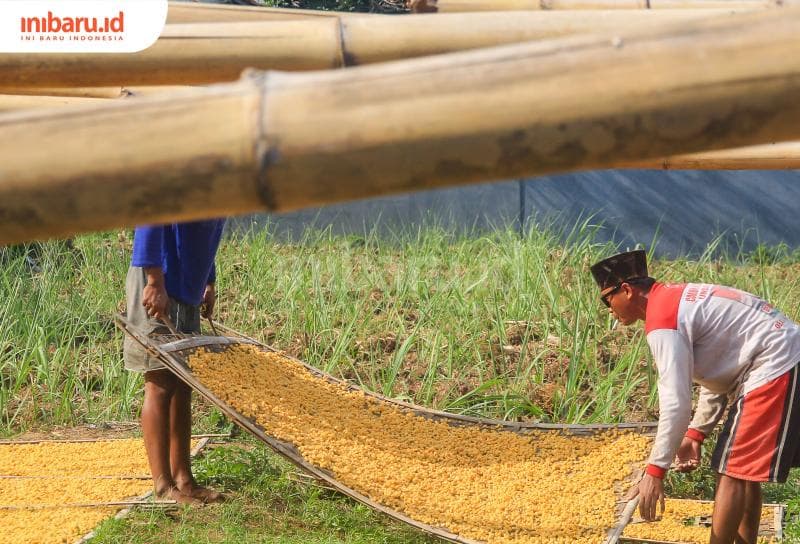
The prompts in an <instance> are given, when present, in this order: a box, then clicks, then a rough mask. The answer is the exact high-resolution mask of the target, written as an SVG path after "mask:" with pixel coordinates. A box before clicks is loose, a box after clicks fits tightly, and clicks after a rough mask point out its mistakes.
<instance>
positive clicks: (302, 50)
mask: <svg viewBox="0 0 800 544" xmlns="http://www.w3.org/2000/svg"><path fill="white" fill-rule="evenodd" d="M256 9H258V8H256ZM728 15H729V14H727V13H726V14H723V15H718V16H717V17H718V18H719V17H726V16H728ZM711 16H712V14H710V13H709V11H708V10H699V9H697V10H669V11H665V12H660V13H659V12H648V11H642V12H636V11H619V10H606V11H596V12H566V11H564V12H552V13H543V12H528V13H485V14H476V13H454V14H447V15H439V16H436V15H410V16H404V17H388V16H378V17H377V18H370V17H355V18H343V17H316V18H307V19H300V20H297V19H292V20H287V21H279V22H276V21H261V22H235V23H225V24H221V23H195V24H178V25H167V26H166V27H165V28H164V30H163V32H162V34H161V36H160V37H159V39H158V41H157V42H156V43H155V44H154V45H153V46H151V47H149V48H148V49H146V50H144V51H141V52H138V53H126V54H109V53H102V54H79V55H68V54H18V53H17V54H0V76H2V77H0V79H1V80H3V81H6V82H14V85H15V86H19V85H25V86H33V87H34V88H35V86H42V87H46V88H49V89H52V88H53V87H74V86H82V85H93V86H108V85H118V86H124V87H130V86H147V85H199V84H209V83H218V82H222V81H234V80H236V79H237V78H239V76H240V74H241V73H242V71H243V70H245V69H247V68H256V69H262V70H290V71H305V70H325V69H334V68H342V67H345V66H357V65H363V64H372V63H376V62H385V61H390V60H399V59H405V58H413V57H422V56H428V55H436V54H442V53H451V52H454V51H463V50H469V49H477V48H481V47H490V46H496V45H502V44H510V43H519V42H525V41H532V40H545V39H553V38H558V37H563V36H570V35H576V34H588V33H592V34H599V35H605V36H616V35H621V34H622V33H623V32H624V31H625V29H626V28H637V29H639V30H640V31H642V30H644V29H648V28H652V29H654V30H659V29H663V27H664V25H670V24H672V25H676V26H677V25H682V24H684V23H688V22H691V21H697V20H700V19H707V18H710V17H711ZM112 88H117V87H112ZM0 92H3V89H2V84H1V83H0ZM6 94H9V93H6ZM37 94H50V93H49V92H48V91H43V92H41V93H37ZM117 95H119V92H117Z"/></svg>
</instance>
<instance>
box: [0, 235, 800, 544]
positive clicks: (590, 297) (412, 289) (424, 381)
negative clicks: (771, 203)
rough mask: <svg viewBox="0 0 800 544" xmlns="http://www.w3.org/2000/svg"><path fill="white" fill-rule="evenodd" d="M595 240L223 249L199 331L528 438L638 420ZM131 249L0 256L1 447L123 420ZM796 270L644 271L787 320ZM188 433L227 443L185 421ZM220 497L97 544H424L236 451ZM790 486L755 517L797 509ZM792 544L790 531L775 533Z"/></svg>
mask: <svg viewBox="0 0 800 544" xmlns="http://www.w3.org/2000/svg"><path fill="white" fill-rule="evenodd" d="M596 228H597V227H595V226H593V225H591V224H590V223H589V222H587V223H584V224H581V225H577V226H576V227H575V228H574V229H573V230H572V231H571V232H568V233H559V232H554V231H553V230H550V229H547V228H543V229H540V230H531V231H530V232H528V233H527V235H525V236H524V237H521V236H520V235H519V233H516V232H513V231H503V232H499V233H494V234H490V235H485V236H476V237H469V238H468V237H454V236H452V235H448V234H446V233H445V232H443V231H441V230H438V229H434V228H431V229H428V230H425V231H421V232H418V233H415V234H408V235H396V236H394V237H391V238H390V239H388V240H387V239H385V238H384V239H379V238H377V237H376V236H373V235H366V236H361V237H354V236H350V237H335V236H331V235H329V234H328V233H325V232H317V233H314V234H309V235H308V236H307V238H306V239H305V240H303V241H302V243H298V244H295V245H287V244H282V243H278V242H276V241H275V240H274V239H273V238H272V237H271V236H270V235H269V233H268V232H263V231H262V232H259V233H251V234H248V235H237V236H234V237H231V238H229V239H227V240H226V241H225V242H224V243H223V245H222V247H221V249H220V253H219V258H218V271H219V272H218V276H219V283H218V293H219V302H218V307H217V318H218V319H219V320H220V321H221V322H223V323H225V324H227V325H228V326H231V327H233V328H236V329H239V330H241V331H243V332H245V333H247V334H250V335H251V336H254V337H256V338H260V339H262V340H265V341H266V342H268V343H270V344H272V345H274V346H275V347H278V348H280V349H283V350H286V351H287V352H289V353H291V354H293V355H295V356H297V357H299V358H301V359H303V360H305V361H307V362H308V363H310V364H312V365H314V366H317V367H319V368H321V369H324V370H326V371H328V372H331V373H332V374H334V375H337V376H340V377H343V378H347V379H349V380H352V381H354V382H355V383H357V384H359V385H361V386H362V387H364V388H366V389H369V390H371V391H376V392H379V393H382V394H385V395H388V396H391V397H395V398H401V399H405V400H409V401H412V402H414V403H417V404H422V405H425V406H429V407H433V408H438V409H442V410H447V411H452V412H457V413H463V414H470V415H478V416H487V417H497V418H506V419H516V420H537V421H544V422H569V423H572V422H580V423H596V422H610V423H613V422H622V421H643V420H654V419H655V418H656V417H657V406H656V402H655V400H656V394H655V383H656V376H655V372H654V370H653V367H652V365H651V361H650V355H649V352H648V349H647V345H646V342H645V340H644V335H643V329H642V328H641V326H636V327H630V328H624V327H617V328H615V329H613V328H612V320H611V318H610V317H609V314H608V312H607V311H606V310H605V308H604V307H603V306H602V305H601V304H600V303H599V301H598V299H597V292H596V289H595V286H594V284H593V281H592V279H591V276H590V274H589V272H588V267H589V265H590V264H591V263H592V262H594V261H595V260H597V259H599V258H601V257H603V256H607V255H608V254H610V253H612V252H613V251H615V250H616V248H613V247H610V246H608V245H606V244H599V243H596V242H595V241H594V233H595V231H596ZM131 241H132V240H131V233H130V232H128V231H123V232H119V233H111V234H103V235H92V236H85V237H81V238H78V239H77V240H76V241H75V243H74V248H71V247H68V246H66V245H64V244H60V243H47V244H41V245H37V246H36V248H35V252H36V253H37V259H36V260H37V265H38V268H39V269H40V270H37V269H33V268H32V267H31V265H30V263H29V262H28V261H27V260H26V258H25V251H23V250H21V249H20V248H15V249H10V248H6V249H4V250H2V251H3V253H2V256H1V257H0V262H1V263H2V264H1V265H0V380H2V382H1V383H2V387H1V388H0V433H2V435H3V436H14V435H16V434H18V433H20V432H23V431H27V430H37V429H48V428H51V427H53V426H56V425H64V426H68V425H76V424H82V423H102V422H104V421H135V420H136V419H137V418H138V410H139V406H140V401H141V390H142V382H141V378H140V377H139V376H137V375H134V374H130V373H127V372H126V371H124V369H123V367H122V357H121V340H122V337H121V334H120V333H119V332H118V331H117V330H116V329H115V328H114V326H113V321H112V318H113V314H114V313H115V312H117V311H120V310H122V309H123V308H124V304H123V302H124V301H123V298H124V275H125V272H126V269H127V265H128V261H129V258H130V247H131ZM798 271H800V258H798V256H797V255H796V254H791V253H789V252H788V251H786V250H785V248H760V249H759V250H758V251H756V252H752V253H749V254H738V255H733V256H729V257H724V258H723V257H717V256H716V251H715V246H713V245H712V246H710V247H709V250H708V251H707V253H706V255H704V256H702V257H700V258H698V259H695V260H692V261H689V260H674V261H658V260H656V261H655V262H653V263H652V266H651V273H652V274H653V275H655V276H656V277H658V278H660V279H664V280H672V281H707V282H715V283H723V284H728V285H733V286H736V287H739V288H742V289H745V290H748V291H751V292H754V293H757V294H759V295H761V296H763V297H765V298H767V299H768V300H770V301H772V302H773V303H774V304H775V305H776V306H777V307H779V308H781V309H782V310H784V311H785V312H786V313H787V314H788V315H789V316H791V317H794V318H800V315H799V314H798V308H800V304H798V303H800V290H798V284H797V282H798V281H800V279H799V278H800V274H798ZM197 414H198V417H197V422H196V426H197V429H198V430H202V431H208V430H218V429H220V428H224V427H226V426H227V423H226V422H225V421H223V420H221V416H219V413H218V412H216V411H215V410H214V409H213V408H211V407H209V406H208V405H207V404H205V403H202V402H198V403H197ZM196 467H197V472H198V476H199V477H200V478H201V480H202V481H204V482H207V483H210V484H212V485H216V486H219V487H221V488H223V489H225V490H226V491H228V492H229V493H230V494H231V497H232V500H231V501H230V502H229V503H228V504H225V505H223V506H214V507H207V508H202V509H193V510H185V511H181V512H179V513H178V514H171V515H170V516H167V515H165V514H158V513H155V514H154V513H144V512H143V513H136V514H134V515H133V516H132V517H130V518H129V519H128V520H126V521H111V522H108V523H106V524H105V525H104V526H103V528H102V530H101V531H100V535H99V536H98V538H97V541H98V542H115V543H116V542H131V543H134V542H135V543H139V542H387V543H405V542H425V541H433V540H426V538H425V537H423V536H421V535H420V534H419V533H416V532H414V531H412V530H411V529H408V528H406V527H404V526H400V525H398V524H396V523H394V522H391V521H389V520H386V519H385V518H383V517H381V516H379V515H377V514H375V513H373V512H371V511H369V510H368V509H366V508H365V507H363V506H360V505H358V504H355V503H353V502H352V501H350V500H348V499H345V498H343V497H340V496H338V495H337V494H335V493H332V492H330V491H328V490H325V489H321V488H319V487H318V486H316V485H314V484H313V483H310V482H307V481H305V480H302V479H301V480H300V481H295V480H297V477H296V476H294V469H293V468H291V467H289V466H287V465H286V464H284V463H283V462H282V461H280V460H279V459H278V458H276V457H275V456H274V455H272V454H271V453H269V452H268V451H266V450H265V449H264V448H263V447H262V446H260V445H258V444H257V443H254V442H253V441H251V440H249V439H244V438H239V439H237V440H235V441H234V442H232V443H231V444H229V445H226V446H224V447H220V448H216V449H214V450H212V451H210V452H209V454H208V455H207V456H206V457H204V458H203V459H201V460H199V461H198V462H197V464H196ZM712 486H713V476H712V475H711V474H710V473H709V472H708V471H698V473H696V474H693V475H691V476H690V477H683V476H670V479H669V489H670V491H671V493H672V494H673V495H675V496H684V497H696V498H709V497H710V496H711V493H712ZM799 486H800V483H798V478H796V477H794V478H793V479H792V481H791V482H790V484H788V485H786V486H783V487H771V488H770V489H768V491H767V499H768V500H781V501H784V502H789V503H790V504H791V506H792V507H793V508H794V509H795V510H797V508H798V498H799V497H800V488H799ZM789 532H790V535H793V536H792V538H800V530H798V527H797V526H796V525H790V527H789Z"/></svg>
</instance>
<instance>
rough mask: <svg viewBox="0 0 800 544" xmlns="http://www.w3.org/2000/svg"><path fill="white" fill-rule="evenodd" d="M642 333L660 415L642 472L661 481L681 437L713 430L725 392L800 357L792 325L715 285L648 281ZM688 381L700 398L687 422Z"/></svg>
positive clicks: (750, 385) (745, 388) (738, 390)
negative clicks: (654, 372) (653, 370)
mask: <svg viewBox="0 0 800 544" xmlns="http://www.w3.org/2000/svg"><path fill="white" fill-rule="evenodd" d="M645 332H646V334H647V343H648V344H649V345H650V351H651V352H652V354H653V358H654V360H655V363H656V367H657V368H658V402H659V412H660V415H659V418H658V431H657V433H656V438H655V444H654V445H653V450H652V452H651V454H650V459H649V461H648V463H649V464H648V467H647V472H648V473H649V474H651V475H653V476H657V477H659V478H662V477H663V476H664V473H665V472H666V470H667V469H668V468H669V466H670V464H671V463H672V460H673V459H674V458H675V454H676V452H677V450H678V447H679V446H680V443H681V440H682V439H683V436H684V435H687V436H691V437H695V438H699V439H702V438H703V437H705V435H707V434H708V433H709V432H710V431H711V430H712V429H713V428H714V426H715V425H716V424H717V422H718V421H719V419H720V417H721V416H722V413H723V411H724V410H725V407H726V405H727V400H728V397H729V396H738V395H741V394H746V393H748V392H750V391H752V390H753V389H756V388H757V387H759V386H761V385H763V384H765V383H767V382H768V381H770V380H772V379H774V378H776V377H778V376H780V375H781V374H783V373H784V372H787V371H788V370H790V369H791V368H792V367H793V366H794V365H796V364H797V363H798V362H799V361H800V327H798V325H797V324H796V323H795V322H793V321H792V320H790V319H789V318H787V317H786V316H785V315H783V314H782V313H781V312H779V311H778V310H777V309H775V308H774V307H772V306H770V305H769V304H768V303H767V302H765V301H764V300H762V299H760V298H758V297H757V296H755V295H751V294H750V293H746V292H744V291H740V290H738V289H733V288H731V287H724V286H721V285H711V284H702V283H688V284H664V283H656V284H654V285H653V287H652V289H651V290H650V293H649V294H648V302H647V316H646V319H645ZM692 382H695V383H698V384H700V396H699V399H698V403H697V409H696V410H695V415H694V418H693V419H692V420H691V422H690V418H691V412H692ZM687 429H688V431H687Z"/></svg>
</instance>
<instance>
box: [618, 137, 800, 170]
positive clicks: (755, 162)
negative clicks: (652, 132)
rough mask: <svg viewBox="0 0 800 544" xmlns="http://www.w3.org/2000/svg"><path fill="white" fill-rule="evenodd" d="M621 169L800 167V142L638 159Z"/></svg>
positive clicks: (786, 168)
mask: <svg viewBox="0 0 800 544" xmlns="http://www.w3.org/2000/svg"><path fill="white" fill-rule="evenodd" d="M621 168H650V169H653V168H656V169H663V170H800V142H797V141H794V142H781V143H775V144H768V145H759V146H750V147H742V148H738V149H723V150H721V151H710V152H707V153H693V154H689V155H677V156H673V157H665V158H662V159H651V160H646V161H637V162H635V163H631V164H625V165H622V166H621Z"/></svg>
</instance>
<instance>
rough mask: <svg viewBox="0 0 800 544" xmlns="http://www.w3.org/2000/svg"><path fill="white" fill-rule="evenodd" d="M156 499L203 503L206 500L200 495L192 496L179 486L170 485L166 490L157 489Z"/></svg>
mask: <svg viewBox="0 0 800 544" xmlns="http://www.w3.org/2000/svg"><path fill="white" fill-rule="evenodd" d="M155 496H156V500H172V501H175V502H177V503H178V504H195V505H196V504H203V503H204V501H203V500H202V499H200V498H198V497H192V496H191V495H187V494H186V493H183V492H182V491H181V490H180V489H178V488H177V487H174V486H173V487H168V488H167V489H165V490H164V491H156V493H155Z"/></svg>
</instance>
